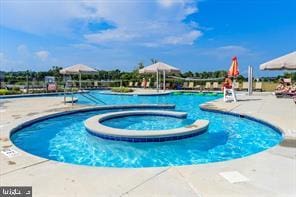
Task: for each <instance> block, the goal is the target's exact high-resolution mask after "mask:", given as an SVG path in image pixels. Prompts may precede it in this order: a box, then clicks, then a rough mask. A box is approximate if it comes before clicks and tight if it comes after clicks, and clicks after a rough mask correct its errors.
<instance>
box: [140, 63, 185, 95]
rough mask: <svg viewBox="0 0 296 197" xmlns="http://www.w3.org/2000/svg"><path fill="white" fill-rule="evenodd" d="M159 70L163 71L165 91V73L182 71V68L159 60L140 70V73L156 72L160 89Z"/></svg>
mask: <svg viewBox="0 0 296 197" xmlns="http://www.w3.org/2000/svg"><path fill="white" fill-rule="evenodd" d="M159 72H163V90H164V91H165V74H166V73H180V69H178V68H175V67H173V66H170V65H168V64H165V63H163V62H157V63H155V64H151V65H150V66H146V67H145V68H142V69H140V70H139V73H156V80H157V90H158V89H159Z"/></svg>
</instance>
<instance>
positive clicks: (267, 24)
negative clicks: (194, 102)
mask: <svg viewBox="0 0 296 197" xmlns="http://www.w3.org/2000/svg"><path fill="white" fill-rule="evenodd" d="M295 10H296V1H294V0H246V1H243V0H199V1H191V0H155V1H153V0H141V1H140V0H139V1H132V0H103V1H101V0H97V1H78V0H67V1H58V0H44V1H38V0H22V1H21V0H0V70H4V71H18V70H32V71H45V70H48V69H49V68H51V67H52V66H61V67H66V66H70V65H73V64H77V63H83V64H86V65H89V66H92V67H95V68H97V69H102V70H112V69H120V70H126V71H131V70H133V69H134V68H135V67H136V66H137V65H138V63H139V62H143V63H144V65H149V64H151V58H154V59H157V60H158V61H162V62H165V63H168V64H170V65H172V66H175V67H178V68H180V69H181V70H182V71H183V72H185V71H188V70H191V71H193V72H202V71H215V70H227V69H228V68H229V67H230V64H231V58H232V57H233V56H237V57H238V61H239V67H240V72H241V74H243V75H247V67H248V65H252V66H253V67H254V70H255V76H272V75H275V74H278V73H279V72H271V71H259V65H260V64H261V63H264V62H266V61H268V60H270V59H273V58H276V57H278V56H281V55H284V54H286V53H289V52H292V51H295V50H296V11H295Z"/></svg>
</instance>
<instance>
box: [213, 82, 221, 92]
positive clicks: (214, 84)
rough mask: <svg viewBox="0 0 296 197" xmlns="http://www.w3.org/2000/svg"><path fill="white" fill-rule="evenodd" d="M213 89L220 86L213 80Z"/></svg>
mask: <svg viewBox="0 0 296 197" xmlns="http://www.w3.org/2000/svg"><path fill="white" fill-rule="evenodd" d="M213 89H214V90H219V89H220V88H219V83H218V82H214V83H213Z"/></svg>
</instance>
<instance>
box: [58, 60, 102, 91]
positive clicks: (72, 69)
mask: <svg viewBox="0 0 296 197" xmlns="http://www.w3.org/2000/svg"><path fill="white" fill-rule="evenodd" d="M94 72H97V70H96V69H94V68H91V67H89V66H86V65H84V64H75V65H73V66H69V67H67V68H63V69H62V70H60V73H61V74H64V75H67V74H68V75H71V74H78V75H79V88H80V89H81V74H88V73H94Z"/></svg>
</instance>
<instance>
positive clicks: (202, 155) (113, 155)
mask: <svg viewBox="0 0 296 197" xmlns="http://www.w3.org/2000/svg"><path fill="white" fill-rule="evenodd" d="M91 94H93V95H94V96H96V97H98V98H99V99H101V100H102V101H104V102H105V103H107V104H135V103H140V104H144V103H160V104H163V103H167V104H173V103H174V104H176V109H175V110H177V111H184V112H187V113H188V117H187V119H186V120H182V119H178V121H179V122H177V121H176V120H175V119H174V120H175V124H176V126H177V127H178V126H180V125H186V124H187V123H188V124H190V123H191V121H194V120H196V119H207V120H209V121H210V125H209V128H208V131H207V132H206V133H204V134H202V135H199V136H195V137H192V138H186V139H182V140H177V141H167V142H156V143H154V142H149V143H132V142H123V141H112V140H105V139H101V138H98V137H95V136H93V135H91V134H89V133H88V132H87V131H86V130H85V128H84V124H83V122H84V121H85V120H86V119H87V118H89V117H91V116H94V115H97V114H102V113H106V112H113V111H119V110H104V111H91V112H83V113H75V114H71V115H70V114H69V115H64V116H60V117H55V118H51V119H47V120H44V121H40V122H37V123H35V124H32V125H30V126H28V127H25V128H23V129H21V130H19V131H18V132H16V133H14V134H13V135H12V136H11V139H12V141H13V143H14V144H15V145H16V146H18V147H19V148H21V149H23V150H25V151H27V152H29V153H31V154H34V155H38V156H41V157H45V158H48V159H51V160H57V161H61V162H67V163H73V164H80V165H89V166H107V167H153V166H177V165H190V164H201V163H209V162H218V161H225V160H231V159H235V158H240V157H245V156H248V155H251V154H254V153H257V152H260V151H263V150H266V149H268V148H270V147H272V146H275V145H276V144H278V143H279V142H280V141H281V140H282V136H281V135H280V134H279V133H278V132H276V131H275V130H273V129H272V128H270V127H268V126H266V125H263V124H260V123H258V122H255V121H251V120H248V119H245V118H240V117H236V116H231V115H226V114H219V113H214V112H205V111H201V110H200V109H199V107H198V106H199V104H201V103H204V102H207V101H211V100H214V99H217V98H219V96H210V95H208V96H200V95H194V94H192V95H190V94H187V95H185V94H181V95H174V94H171V95H167V96H119V95H103V94H100V93H99V92H97V91H94V92H92V93H91ZM78 98H79V102H80V103H81V104H94V103H93V102H92V101H89V100H87V99H85V98H84V97H81V96H78ZM128 110H131V109H128ZM134 110H136V109H134ZM146 118H147V117H146ZM146 118H143V117H142V119H141V117H140V119H139V122H147V124H146V125H143V128H144V129H145V128H146V127H147V128H148V127H150V128H153V126H155V125H156V126H157V127H161V126H160V125H161V124H162V123H161V122H162V120H163V119H158V118H159V117H157V119H155V117H154V119H153V118H152V119H149V118H148V119H146ZM165 121H166V122H165V124H163V125H164V127H167V126H169V125H171V124H170V121H172V120H165ZM124 122H125V123H127V122H128V118H127V119H126V120H124V121H123V123H124ZM148 122H153V125H150V124H149V123H148ZM112 125H113V123H112ZM113 126H114V125H113ZM121 126H122V125H121ZM125 126H126V127H129V126H131V125H128V124H126V125H125ZM132 128H141V126H140V125H137V124H135V125H132Z"/></svg>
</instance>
